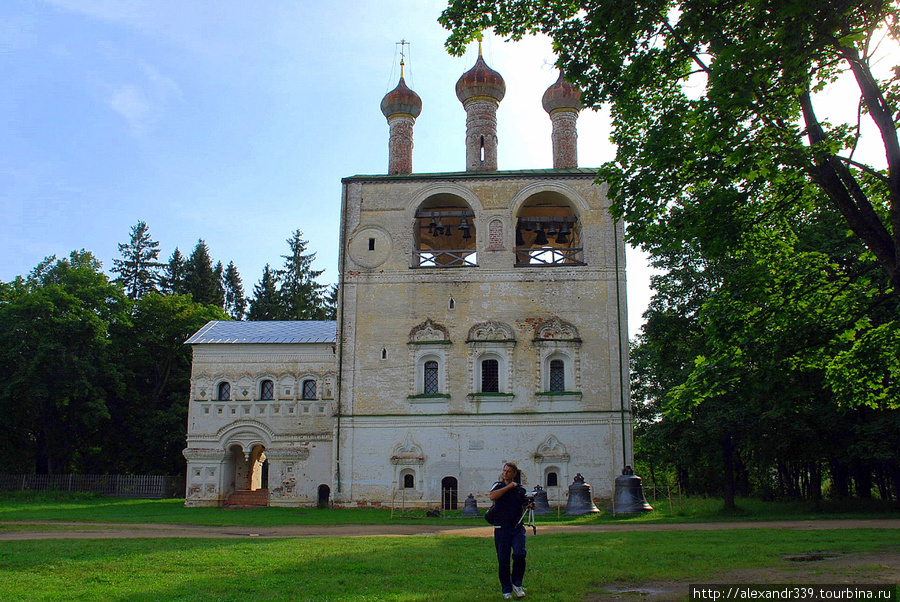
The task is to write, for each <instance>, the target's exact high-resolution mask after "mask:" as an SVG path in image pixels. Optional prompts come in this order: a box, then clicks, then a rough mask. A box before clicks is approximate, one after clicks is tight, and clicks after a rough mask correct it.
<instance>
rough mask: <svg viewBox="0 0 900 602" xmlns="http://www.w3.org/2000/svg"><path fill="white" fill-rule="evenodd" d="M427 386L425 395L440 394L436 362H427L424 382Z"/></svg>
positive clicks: (424, 391) (424, 390)
mask: <svg viewBox="0 0 900 602" xmlns="http://www.w3.org/2000/svg"><path fill="white" fill-rule="evenodd" d="M423 382H424V384H425V386H424V389H423V391H422V392H423V393H425V395H437V394H438V393H439V392H440V387H439V386H438V363H437V362H436V361H434V360H428V361H427V362H425V374H424V380H423Z"/></svg>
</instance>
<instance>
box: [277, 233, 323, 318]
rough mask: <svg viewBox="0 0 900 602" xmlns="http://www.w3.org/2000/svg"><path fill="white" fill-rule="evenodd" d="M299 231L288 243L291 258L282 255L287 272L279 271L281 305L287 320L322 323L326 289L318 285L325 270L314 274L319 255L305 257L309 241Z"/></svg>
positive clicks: (310, 254) (311, 254)
mask: <svg viewBox="0 0 900 602" xmlns="http://www.w3.org/2000/svg"><path fill="white" fill-rule="evenodd" d="M302 237H303V233H302V232H301V231H300V230H295V231H294V234H293V235H292V236H291V238H289V239H288V240H287V243H288V246H289V247H290V254H289V255H282V257H283V258H284V260H285V261H284V268H283V269H281V270H279V271H278V277H279V279H280V280H281V283H282V284H281V290H280V291H279V293H280V296H281V305H282V308H283V311H284V317H283V318H282V319H285V320H322V319H324V318H325V316H326V309H325V302H324V299H323V293H324V290H325V286H324V285H322V284H319V283H318V282H316V278H318V277H319V276H321V275H322V274H323V273H324V270H313V269H312V263H313V261H314V260H315V258H316V254H315V253H309V254H306V255H304V252H305V251H306V244H307V241H305V240H303V238H302Z"/></svg>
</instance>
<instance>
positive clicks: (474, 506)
mask: <svg viewBox="0 0 900 602" xmlns="http://www.w3.org/2000/svg"><path fill="white" fill-rule="evenodd" d="M461 516H466V517H470V516H479V514H478V502H477V501H476V500H475V496H474V495H472V494H471V493H470V494H469V497H467V498H466V504H465V506H463V509H462V514H461Z"/></svg>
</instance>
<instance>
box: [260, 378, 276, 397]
mask: <svg viewBox="0 0 900 602" xmlns="http://www.w3.org/2000/svg"><path fill="white" fill-rule="evenodd" d="M259 398H260V399H263V400H267V399H275V383H273V382H272V381H271V380H264V381H262V382H261V383H259Z"/></svg>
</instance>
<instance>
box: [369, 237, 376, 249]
mask: <svg viewBox="0 0 900 602" xmlns="http://www.w3.org/2000/svg"><path fill="white" fill-rule="evenodd" d="M369 250H370V251H374V250H375V239H374V238H370V239H369Z"/></svg>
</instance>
